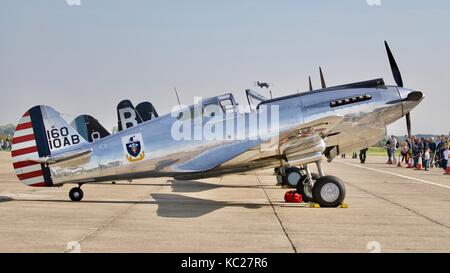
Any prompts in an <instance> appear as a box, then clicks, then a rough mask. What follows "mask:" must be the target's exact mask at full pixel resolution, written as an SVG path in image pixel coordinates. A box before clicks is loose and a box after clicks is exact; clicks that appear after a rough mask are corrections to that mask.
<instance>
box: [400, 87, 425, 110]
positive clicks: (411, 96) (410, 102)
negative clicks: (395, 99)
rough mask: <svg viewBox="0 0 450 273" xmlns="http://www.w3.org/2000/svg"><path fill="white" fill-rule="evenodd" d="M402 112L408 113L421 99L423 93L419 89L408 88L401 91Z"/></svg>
mask: <svg viewBox="0 0 450 273" xmlns="http://www.w3.org/2000/svg"><path fill="white" fill-rule="evenodd" d="M403 95H405V96H404V97H403V113H404V114H406V113H409V112H410V111H411V110H412V109H414V107H416V106H417V105H418V104H419V103H420V102H421V101H422V100H423V99H424V95H423V93H422V92H421V91H413V90H408V91H407V92H405V93H403Z"/></svg>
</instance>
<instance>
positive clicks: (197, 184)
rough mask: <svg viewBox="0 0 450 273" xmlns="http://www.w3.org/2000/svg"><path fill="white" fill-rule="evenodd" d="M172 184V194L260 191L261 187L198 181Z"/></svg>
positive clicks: (179, 181)
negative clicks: (235, 190) (229, 190)
mask: <svg viewBox="0 0 450 273" xmlns="http://www.w3.org/2000/svg"><path fill="white" fill-rule="evenodd" d="M168 182H170V183H171V184H172V192H187V193H189V192H202V191H207V190H213V189H217V188H236V189H239V188H246V189H259V188H260V186H259V185H223V184H211V183H205V182H201V181H197V180H176V179H173V180H168Z"/></svg>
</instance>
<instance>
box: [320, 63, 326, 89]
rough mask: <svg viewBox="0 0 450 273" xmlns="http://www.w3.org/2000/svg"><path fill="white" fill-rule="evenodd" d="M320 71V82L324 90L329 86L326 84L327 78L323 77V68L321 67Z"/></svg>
mask: <svg viewBox="0 0 450 273" xmlns="http://www.w3.org/2000/svg"><path fill="white" fill-rule="evenodd" d="M319 71H320V82H321V83H322V88H327V85H326V84H325V78H324V77H323V72H322V67H319Z"/></svg>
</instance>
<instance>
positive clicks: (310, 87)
mask: <svg viewBox="0 0 450 273" xmlns="http://www.w3.org/2000/svg"><path fill="white" fill-rule="evenodd" d="M313 90H314V89H313V87H312V82H311V76H309V91H313Z"/></svg>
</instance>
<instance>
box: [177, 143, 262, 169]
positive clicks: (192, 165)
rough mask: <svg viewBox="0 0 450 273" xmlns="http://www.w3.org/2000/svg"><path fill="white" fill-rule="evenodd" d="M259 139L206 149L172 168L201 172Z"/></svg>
mask: <svg viewBox="0 0 450 273" xmlns="http://www.w3.org/2000/svg"><path fill="white" fill-rule="evenodd" d="M260 142H261V141H259V140H251V141H238V143H237V144H236V142H230V143H229V144H225V145H221V146H218V147H215V148H212V149H208V150H206V151H205V152H203V153H200V154H199V155H197V156H195V157H194V158H192V159H190V160H188V161H186V162H184V163H182V164H176V165H174V166H173V168H174V169H175V170H176V171H179V172H202V171H207V170H210V169H213V168H215V167H217V166H219V165H220V164H222V163H224V162H227V161H229V160H231V159H233V158H235V157H237V156H238V155H240V154H242V153H244V152H246V151H247V150H249V149H251V148H252V147H254V146H256V145H258V144H259V143H260Z"/></svg>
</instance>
